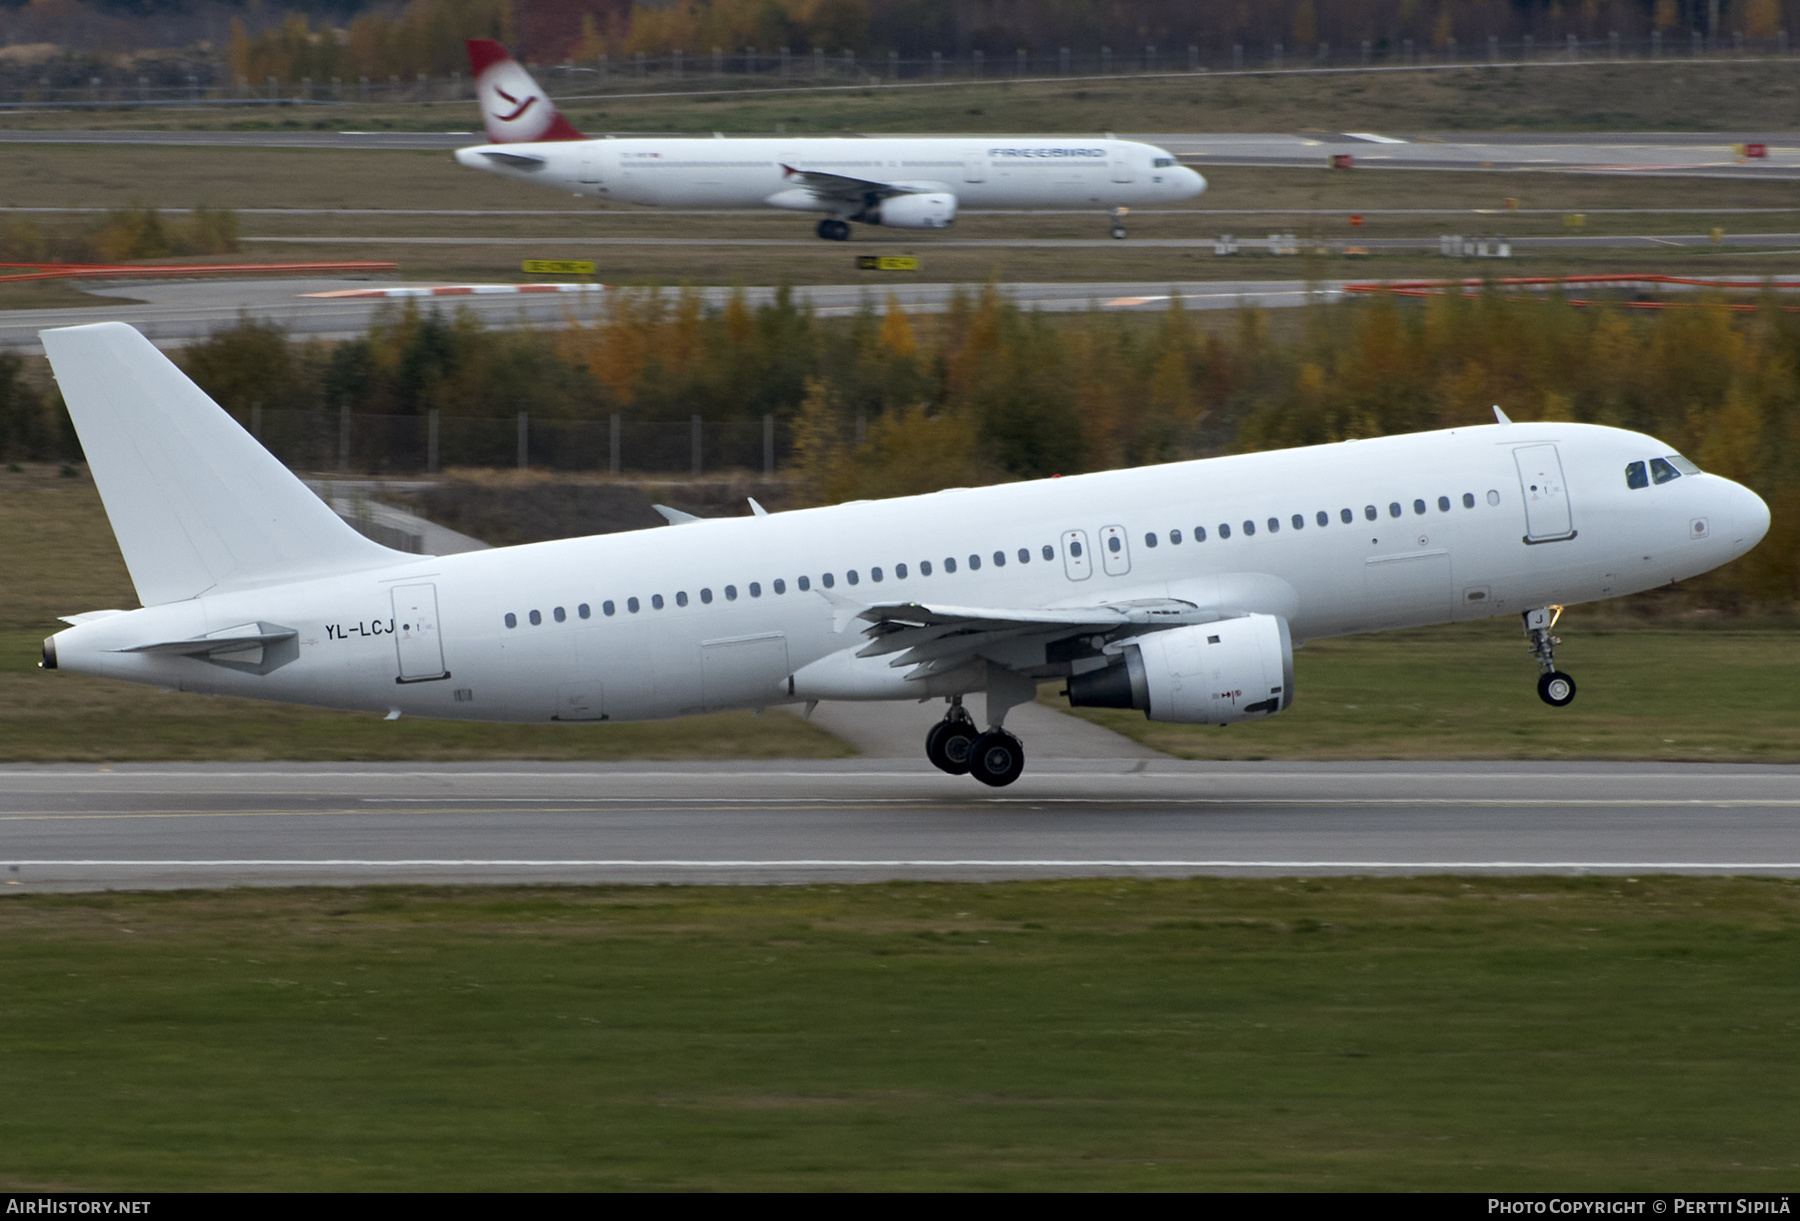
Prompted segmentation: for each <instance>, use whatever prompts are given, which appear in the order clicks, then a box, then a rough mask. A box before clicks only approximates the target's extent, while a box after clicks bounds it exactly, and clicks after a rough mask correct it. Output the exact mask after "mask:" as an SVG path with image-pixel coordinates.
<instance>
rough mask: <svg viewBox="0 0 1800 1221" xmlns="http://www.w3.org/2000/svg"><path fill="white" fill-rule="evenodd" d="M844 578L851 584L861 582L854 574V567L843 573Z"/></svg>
mask: <svg viewBox="0 0 1800 1221" xmlns="http://www.w3.org/2000/svg"><path fill="white" fill-rule="evenodd" d="M844 580H846V581H848V582H850V584H852V585H860V584H862V578H861V577H859V576H857V575H856V569H854V568H852V569H851V570H850V571H849V572H846V573H845V574H844Z"/></svg>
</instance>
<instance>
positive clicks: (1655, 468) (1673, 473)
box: [1650, 458, 1681, 483]
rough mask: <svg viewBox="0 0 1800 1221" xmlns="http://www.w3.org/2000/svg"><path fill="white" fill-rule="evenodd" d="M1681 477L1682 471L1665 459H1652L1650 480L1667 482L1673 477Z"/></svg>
mask: <svg viewBox="0 0 1800 1221" xmlns="http://www.w3.org/2000/svg"><path fill="white" fill-rule="evenodd" d="M1679 478H1681V472H1680V471H1678V470H1676V469H1675V468H1674V467H1672V466H1670V465H1669V464H1668V462H1667V461H1666V460H1665V459H1662V458H1652V459H1650V482H1651V483H1667V482H1669V480H1671V479H1679Z"/></svg>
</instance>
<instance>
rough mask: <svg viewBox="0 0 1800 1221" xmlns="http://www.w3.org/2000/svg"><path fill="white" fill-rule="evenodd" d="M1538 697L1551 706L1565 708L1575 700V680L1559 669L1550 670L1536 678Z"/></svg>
mask: <svg viewBox="0 0 1800 1221" xmlns="http://www.w3.org/2000/svg"><path fill="white" fill-rule="evenodd" d="M1538 698H1539V699H1541V700H1543V701H1544V702H1545V703H1546V704H1548V705H1550V706H1551V707H1552V708H1566V707H1568V706H1569V705H1570V704H1572V703H1574V702H1575V680H1574V679H1572V678H1570V677H1569V676H1568V675H1567V674H1564V673H1563V672H1562V671H1561V670H1552V671H1550V672H1549V673H1548V674H1544V675H1541V676H1540V677H1539V678H1538Z"/></svg>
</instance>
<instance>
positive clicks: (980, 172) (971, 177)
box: [963, 153, 987, 182]
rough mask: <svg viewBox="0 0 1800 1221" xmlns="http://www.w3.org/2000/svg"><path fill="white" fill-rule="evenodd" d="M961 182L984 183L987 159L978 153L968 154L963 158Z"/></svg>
mask: <svg viewBox="0 0 1800 1221" xmlns="http://www.w3.org/2000/svg"><path fill="white" fill-rule="evenodd" d="M963 181H964V182H986V181H987V158H986V157H984V156H982V155H981V154H980V153H970V154H969V155H968V156H967V157H964V158H963Z"/></svg>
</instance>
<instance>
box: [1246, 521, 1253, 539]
mask: <svg viewBox="0 0 1800 1221" xmlns="http://www.w3.org/2000/svg"><path fill="white" fill-rule="evenodd" d="M1255 533H1256V523H1255V522H1253V521H1246V522H1245V523H1244V537H1245V538H1249V537H1250V536H1251V535H1252V534H1255Z"/></svg>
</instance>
